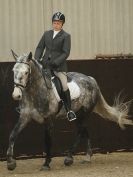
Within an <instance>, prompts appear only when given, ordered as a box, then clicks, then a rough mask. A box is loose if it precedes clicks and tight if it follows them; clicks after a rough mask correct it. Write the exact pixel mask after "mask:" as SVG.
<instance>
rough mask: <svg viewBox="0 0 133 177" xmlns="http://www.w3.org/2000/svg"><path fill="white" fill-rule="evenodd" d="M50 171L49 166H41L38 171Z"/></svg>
mask: <svg viewBox="0 0 133 177" xmlns="http://www.w3.org/2000/svg"><path fill="white" fill-rule="evenodd" d="M48 170H50V166H49V165H43V166H42V167H41V169H40V171H48Z"/></svg>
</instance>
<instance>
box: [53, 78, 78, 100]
mask: <svg viewBox="0 0 133 177" xmlns="http://www.w3.org/2000/svg"><path fill="white" fill-rule="evenodd" d="M67 85H68V88H69V90H70V96H71V100H74V99H76V98H78V97H79V96H80V88H79V86H78V85H77V83H76V82H74V81H71V82H68V83H67ZM52 87H53V91H54V94H55V96H56V99H57V101H58V102H59V101H60V100H61V98H60V96H59V94H58V92H57V90H56V87H55V85H54V83H53V82H52Z"/></svg>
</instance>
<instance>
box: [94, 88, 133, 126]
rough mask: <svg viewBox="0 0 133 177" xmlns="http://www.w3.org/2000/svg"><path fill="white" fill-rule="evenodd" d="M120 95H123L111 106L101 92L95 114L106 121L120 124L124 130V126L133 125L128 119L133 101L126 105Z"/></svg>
mask: <svg viewBox="0 0 133 177" xmlns="http://www.w3.org/2000/svg"><path fill="white" fill-rule="evenodd" d="M120 95H121V94H119V95H118V96H117V97H116V98H115V100H114V105H113V106H109V105H108V104H107V102H106V101H105V99H104V97H103V95H102V93H101V92H100V90H99V94H98V101H97V104H96V106H95V108H94V112H95V113H97V114H99V115H100V116H102V117H103V118H105V119H108V120H110V121H114V122H116V123H118V124H119V126H120V127H121V128H122V129H124V128H125V126H124V125H133V121H132V120H130V119H128V118H129V115H128V112H129V108H130V105H131V102H132V100H130V101H128V102H125V103H124V99H122V98H121V97H120Z"/></svg>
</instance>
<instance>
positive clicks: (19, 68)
mask: <svg viewBox="0 0 133 177" xmlns="http://www.w3.org/2000/svg"><path fill="white" fill-rule="evenodd" d="M12 54H13V57H14V58H15V60H16V64H15V65H14V67H13V72H14V91H13V93H12V96H13V98H14V99H15V100H21V99H22V91H23V89H24V88H26V86H27V83H28V80H29V75H30V72H31V68H30V63H29V62H30V60H31V59H32V53H31V52H30V53H29V54H28V55H26V54H24V55H21V56H18V55H16V54H15V53H14V52H13V50H12Z"/></svg>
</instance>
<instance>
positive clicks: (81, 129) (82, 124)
mask: <svg viewBox="0 0 133 177" xmlns="http://www.w3.org/2000/svg"><path fill="white" fill-rule="evenodd" d="M83 115H84V114H83V113H82V115H79V118H78V119H77V120H76V121H75V122H76V126H77V128H78V132H77V136H76V139H75V141H74V143H73V144H72V146H71V147H70V149H69V151H68V154H67V157H66V158H65V160H64V164H65V165H67V166H69V165H71V164H72V163H73V157H72V155H73V154H74V152H75V150H76V148H77V146H78V145H79V143H80V142H81V141H83V140H84V141H85V143H86V147H87V148H86V158H85V160H84V161H83V162H90V158H91V156H92V150H91V145H90V138H89V133H88V128H87V124H86V116H84V117H83ZM81 116H82V117H81Z"/></svg>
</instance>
